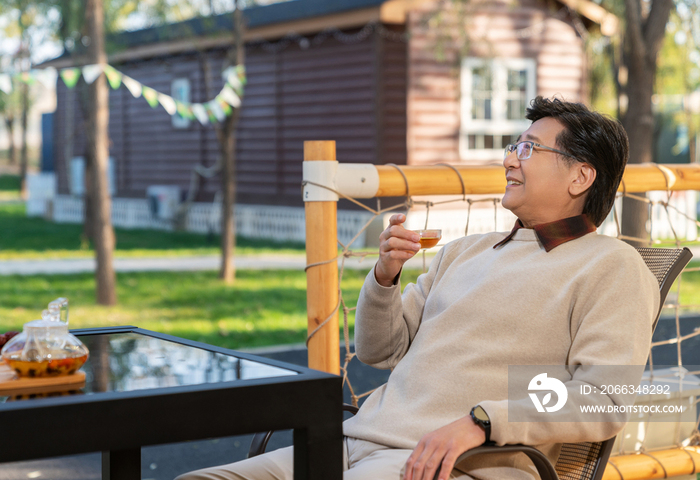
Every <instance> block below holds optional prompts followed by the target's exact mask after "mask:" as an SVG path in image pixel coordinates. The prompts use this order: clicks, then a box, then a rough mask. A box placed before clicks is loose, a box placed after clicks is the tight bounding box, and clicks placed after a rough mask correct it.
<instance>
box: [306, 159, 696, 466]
mask: <svg viewBox="0 0 700 480" xmlns="http://www.w3.org/2000/svg"><path fill="white" fill-rule="evenodd" d="M443 165H444V166H445V168H450V169H452V170H453V171H454V172H455V174H456V175H458V176H459V180H460V182H461V184H462V195H461V197H460V198H451V199H448V200H444V201H437V202H436V201H429V200H417V199H414V198H413V197H412V195H411V192H410V188H409V184H408V180H407V178H406V175H405V174H404V172H403V171H402V169H401V167H399V166H398V165H392V166H393V167H394V168H396V169H397V170H398V171H399V172H400V173H401V175H402V177H403V179H404V182H405V187H406V192H407V195H406V198H405V201H404V202H403V203H400V204H398V205H394V206H391V207H388V208H382V207H381V199H380V198H376V202H377V207H376V208H374V209H373V208H370V207H368V206H366V205H364V204H363V203H361V202H359V201H358V200H356V199H354V198H351V197H348V196H347V195H344V194H343V193H341V192H339V191H336V190H334V189H332V188H329V187H327V186H325V185H321V184H318V183H315V182H311V181H304V182H303V185H314V186H316V187H319V188H324V189H326V190H330V191H333V192H334V193H335V194H337V195H338V196H339V197H340V198H344V199H346V200H348V201H350V202H352V203H354V204H355V205H357V206H359V207H361V208H363V209H365V210H367V211H368V212H370V213H371V214H372V215H371V217H370V218H369V219H368V220H367V222H366V223H365V224H364V225H363V226H362V227H361V228H360V229H359V231H358V232H357V234H356V235H355V236H354V237H353V238H352V239H351V240H349V241H347V242H346V243H343V242H341V241H340V239H338V245H339V246H340V251H341V253H339V255H338V257H335V258H331V259H328V260H326V261H323V262H318V263H314V264H310V265H307V266H306V269H307V270H308V269H310V268H314V267H316V266H318V265H323V264H327V263H330V262H334V261H339V281H338V285H339V291H338V294H339V295H338V298H339V301H338V303H337V305H336V307H335V309H334V310H333V312H332V313H331V314H330V315H329V316H328V317H327V318H326V319H325V320H324V321H323V322H322V323H321V324H320V325H319V326H318V327H317V328H316V329H315V330H314V331H313V332H311V333H310V334H309V335H308V337H307V344H308V341H309V339H311V338H312V337H313V335H314V334H315V333H316V332H317V331H318V330H319V329H320V328H322V327H323V326H324V325H325V324H326V323H327V322H328V321H330V319H331V318H333V316H334V315H335V313H336V312H338V311H339V310H340V311H342V315H343V337H344V343H345V351H346V355H345V358H344V361H343V364H342V366H341V374H342V376H343V385H344V386H347V388H348V390H349V392H350V395H351V399H352V403H353V405H355V406H358V402H359V401H360V400H361V399H362V398H364V397H366V396H368V395H370V394H371V393H372V392H373V391H374V390H370V391H367V392H363V393H359V392H356V391H355V389H354V388H353V386H352V383H351V379H350V378H349V376H348V366H349V365H350V363H351V362H352V361H353V359H354V357H355V353H354V351H352V350H351V340H350V328H349V316H350V314H351V313H352V312H354V311H355V309H356V307H355V306H350V305H348V304H347V302H346V300H345V299H344V297H343V289H342V281H343V274H344V272H345V268H346V260H347V259H350V258H353V257H359V258H361V259H365V258H367V257H378V256H379V252H378V251H366V250H365V249H362V250H361V251H353V249H352V246H353V244H354V243H355V242H356V241H357V240H358V239H359V238H360V236H361V235H362V234H363V232H365V231H366V230H367V228H368V227H369V226H370V224H371V223H372V222H373V221H375V219H377V218H378V217H380V216H383V215H384V214H389V213H395V212H402V213H408V212H411V213H412V214H417V215H416V216H422V215H421V212H420V209H421V208H424V211H425V227H424V228H425V229H427V228H428V225H429V216H430V212H431V209H432V208H433V207H436V206H439V205H444V204H448V203H461V204H463V205H464V208H463V209H461V210H460V212H461V214H462V217H463V221H464V235H468V234H469V233H470V226H473V222H474V220H473V219H472V217H473V210H474V209H473V208H472V207H474V206H477V205H478V204H483V205H478V207H481V209H482V213H483V208H484V207H487V208H492V209H493V228H492V231H499V228H500V229H501V230H500V231H503V229H502V227H503V225H504V222H503V221H501V222H500V224H499V215H500V216H501V217H504V212H506V211H505V210H504V209H502V208H499V205H500V198H501V195H499V196H477V197H476V198H474V197H470V196H468V195H467V194H466V193H465V188H464V181H463V179H462V176H461V174H460V172H459V171H458V170H457V169H456V168H454V167H453V166H451V165H447V164H443ZM657 168H659V170H661V171H662V172H663V173H664V178H665V179H666V185H667V187H668V185H669V175H670V174H669V173H668V172H666V171H665V170H664V168H663V166H660V167H659V166H657ZM686 193H690V194H691V195H690V198H689V199H688V198H679V197H681V196H682V195H683V194H686ZM623 199H628V200H629V201H632V202H638V203H640V204H642V205H645V206H646V208H648V212H649V217H648V218H649V220H648V222H647V225H646V227H647V228H646V231H647V235H646V236H645V237H631V236H626V235H622V233H621V231H622V228H621V218H622V206H623ZM688 205H691V207H692V208H691V207H688ZM688 210H692V212H688ZM506 213H509V212H506ZM407 217H408V216H407ZM513 218H515V217H513ZM481 219H482V220H481V223H483V215H482V217H481ZM501 220H502V219H501ZM470 223H471V225H470ZM664 224H665V227H666V228H663V229H662V228H660V227H662V226H664ZM689 225H690V227H689ZM679 226H680V228H679ZM698 226H700V222H699V221H698V220H697V212H696V202H695V193H694V192H672V191H671V190H670V188H667V190H666V191H665V192H649V195H643V194H632V193H628V192H626V189H625V185H624V181H623V182H622V192H621V193H618V195H617V197H616V200H615V205H614V207H613V210H612V212H611V213H610V215H609V216H608V219H606V221H605V222H604V223H603V225H601V227H600V228H599V232H601V233H604V234H607V235H610V236H615V237H617V238H619V239H621V240H625V241H629V242H636V245H637V246H665V247H674V246H675V247H682V246H688V245H700V242H698V240H697V227H698ZM432 227H433V228H440V225H434V224H433V225H432ZM511 227H512V224H510V225H509V226H507V227H506V230H507V231H509V230H510V228H511ZM683 231H685V235H681V234H679V232H683ZM472 233H473V232H472ZM443 239H444V237H443ZM445 243H446V242H445V241H441V242H440V243H439V244H438V245H437V246H436V247H434V248H435V249H437V248H439V247H442V246H443V245H444V244H445ZM422 255H423V272H425V271H426V267H427V265H426V250H425V249H423V250H422ZM692 265H693V264H692V263H691V264H690V266H689V267H686V268H685V270H684V271H683V273H682V274H681V275H680V276H679V277H678V279H677V280H676V282H675V284H674V286H673V287H672V288H671V291H670V292H669V294H668V296H667V298H666V302H665V304H664V309H663V311H662V314H661V318H660V320H659V323H658V326H657V328H656V332H655V335H654V339H653V341H652V345H651V351H650V355H649V362H648V363H649V365H648V367H647V372H645V378H644V380H645V381H648V382H649V383H653V382H658V381H661V382H670V383H675V384H677V387H678V388H677V391H674V392H673V393H672V395H684V396H687V403H686V405H688V406H690V407H692V408H690V409H687V411H686V412H685V413H677V414H667V413H665V414H663V415H665V418H664V420H665V421H662V422H659V421H658V420H659V419H658V418H654V419H652V418H651V417H652V416H653V415H654V414H644V418H639V419H637V418H631V419H630V422H629V423H628V424H627V426H626V427H625V429H624V430H623V431H622V432H620V433H619V434H618V437H617V441H616V444H615V446H614V448H613V453H612V454H613V455H623V454H630V453H639V454H644V455H650V454H649V453H647V452H649V451H654V450H662V449H669V448H676V447H685V446H690V445H700V432H699V430H698V423H699V421H698V419H697V414H696V411H697V403H698V402H700V360H698V361H697V362H696V365H695V366H690V365H686V366H684V362H683V359H684V355H683V346H684V345H686V346H687V347H688V350H691V349H692V347H693V346H695V345H699V344H698V343H697V342H698V340H699V339H696V338H695V337H697V336H699V335H700V318H698V317H697V316H695V317H693V316H689V315H688V314H692V313H695V314H699V313H700V303H697V304H694V303H682V302H681V286H682V284H683V281H682V278H683V277H684V276H686V275H687V274H690V275H693V274H694V273H695V272H699V271H700V267H694V266H692ZM369 267H370V266H369V265H368V268H369ZM681 313H683V315H681ZM693 323H696V324H697V327H695V328H694V327H693ZM669 349H675V355H673V357H675V358H674V359H673V363H671V362H669V361H668V359H669V358H670V357H671V355H669ZM657 358H659V359H661V360H663V361H661V362H659V361H657ZM662 365H663V367H662ZM669 366H670V368H669ZM686 367H687V368H686ZM648 397H650V398H648V399H647V400H648V401H649V402H652V403H654V402H656V403H659V402H661V403H663V399H662V398H660V397H664V395H657V396H656V397H659V398H651V397H655V396H654V395H649V396H648ZM684 398H685V397H684ZM638 401H639V397H638ZM652 420H654V421H652Z"/></svg>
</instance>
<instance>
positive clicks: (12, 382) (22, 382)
mask: <svg viewBox="0 0 700 480" xmlns="http://www.w3.org/2000/svg"><path fill="white" fill-rule="evenodd" d="M84 386H85V372H82V371H78V372H76V373H74V374H73V375H64V376H61V377H39V378H22V377H19V376H18V375H17V374H16V373H15V372H14V371H13V370H12V369H11V368H10V366H9V365H7V364H6V363H5V362H3V361H2V360H0V396H13V395H30V394H33V393H51V392H64V391H67V390H79V389H81V388H83V387H84Z"/></svg>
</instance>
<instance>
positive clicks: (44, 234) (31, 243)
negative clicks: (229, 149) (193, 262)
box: [0, 177, 304, 260]
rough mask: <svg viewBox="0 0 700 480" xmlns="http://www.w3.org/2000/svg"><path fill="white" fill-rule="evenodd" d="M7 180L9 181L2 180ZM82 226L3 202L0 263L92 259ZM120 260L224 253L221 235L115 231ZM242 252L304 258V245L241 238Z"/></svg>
mask: <svg viewBox="0 0 700 480" xmlns="http://www.w3.org/2000/svg"><path fill="white" fill-rule="evenodd" d="M0 178H7V177H0ZM82 231H83V227H82V225H73V224H58V223H53V222H49V221H47V220H44V219H42V218H28V217H27V216H26V214H25V208H24V205H22V204H14V203H10V204H7V203H6V204H0V260H3V259H20V258H38V259H41V258H76V257H83V258H87V257H92V256H94V252H93V251H92V249H91V248H90V246H89V245H85V244H84V243H83V242H81V237H82ZM115 235H116V238H117V248H116V250H115V256H117V257H146V256H148V257H155V256H172V255H216V254H219V252H220V250H219V236H218V235H202V234H197V233H190V232H163V231H158V230H125V229H115ZM236 244H237V247H236V251H237V253H238V254H248V255H252V254H260V255H262V254H266V255H269V254H297V255H303V253H304V245H303V244H299V243H289V242H288V243H276V242H272V241H269V240H250V239H244V238H238V239H237V241H236Z"/></svg>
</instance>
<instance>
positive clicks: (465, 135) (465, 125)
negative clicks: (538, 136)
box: [459, 57, 537, 161]
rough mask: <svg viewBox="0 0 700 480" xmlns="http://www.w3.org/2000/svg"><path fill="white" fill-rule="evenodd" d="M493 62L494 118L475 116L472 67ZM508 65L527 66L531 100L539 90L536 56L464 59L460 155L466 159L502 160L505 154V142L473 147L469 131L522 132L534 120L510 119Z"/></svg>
mask: <svg viewBox="0 0 700 480" xmlns="http://www.w3.org/2000/svg"><path fill="white" fill-rule="evenodd" d="M486 65H488V66H490V67H491V70H492V72H493V84H492V86H491V87H492V92H493V96H492V99H491V120H483V119H473V118H471V111H472V69H473V68H475V67H483V66H486ZM508 69H512V70H525V71H526V75H527V85H526V87H525V91H526V95H527V102H528V103H529V102H530V100H532V99H533V98H535V95H536V91H537V63H536V62H535V60H534V59H532V58H493V59H489V58H473V57H468V58H464V59H462V71H461V85H460V86H461V101H460V117H461V122H460V132H459V133H460V135H459V155H460V158H461V159H462V160H468V161H489V160H500V159H501V158H502V156H503V154H502V152H503V148H505V145H501V146H498V147H495V148H481V149H477V148H472V149H470V148H469V135H493V136H494V137H498V136H502V135H519V134H520V133H522V132H523V131H524V130H526V129H527V128H528V126H529V125H530V121H529V120H526V119H524V118H523V119H522V120H507V119H506V108H507V107H506V105H507V103H506V101H507V92H508V77H507V72H508Z"/></svg>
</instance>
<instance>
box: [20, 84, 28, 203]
mask: <svg viewBox="0 0 700 480" xmlns="http://www.w3.org/2000/svg"><path fill="white" fill-rule="evenodd" d="M21 95H22V117H21V121H20V123H21V126H22V149H21V151H20V157H19V169H20V173H19V176H20V182H21V183H20V194H21V195H22V198H23V199H24V200H26V199H27V164H28V162H29V159H28V158H27V157H28V151H27V117H28V115H29V85H27V84H26V83H24V82H22V89H21Z"/></svg>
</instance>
